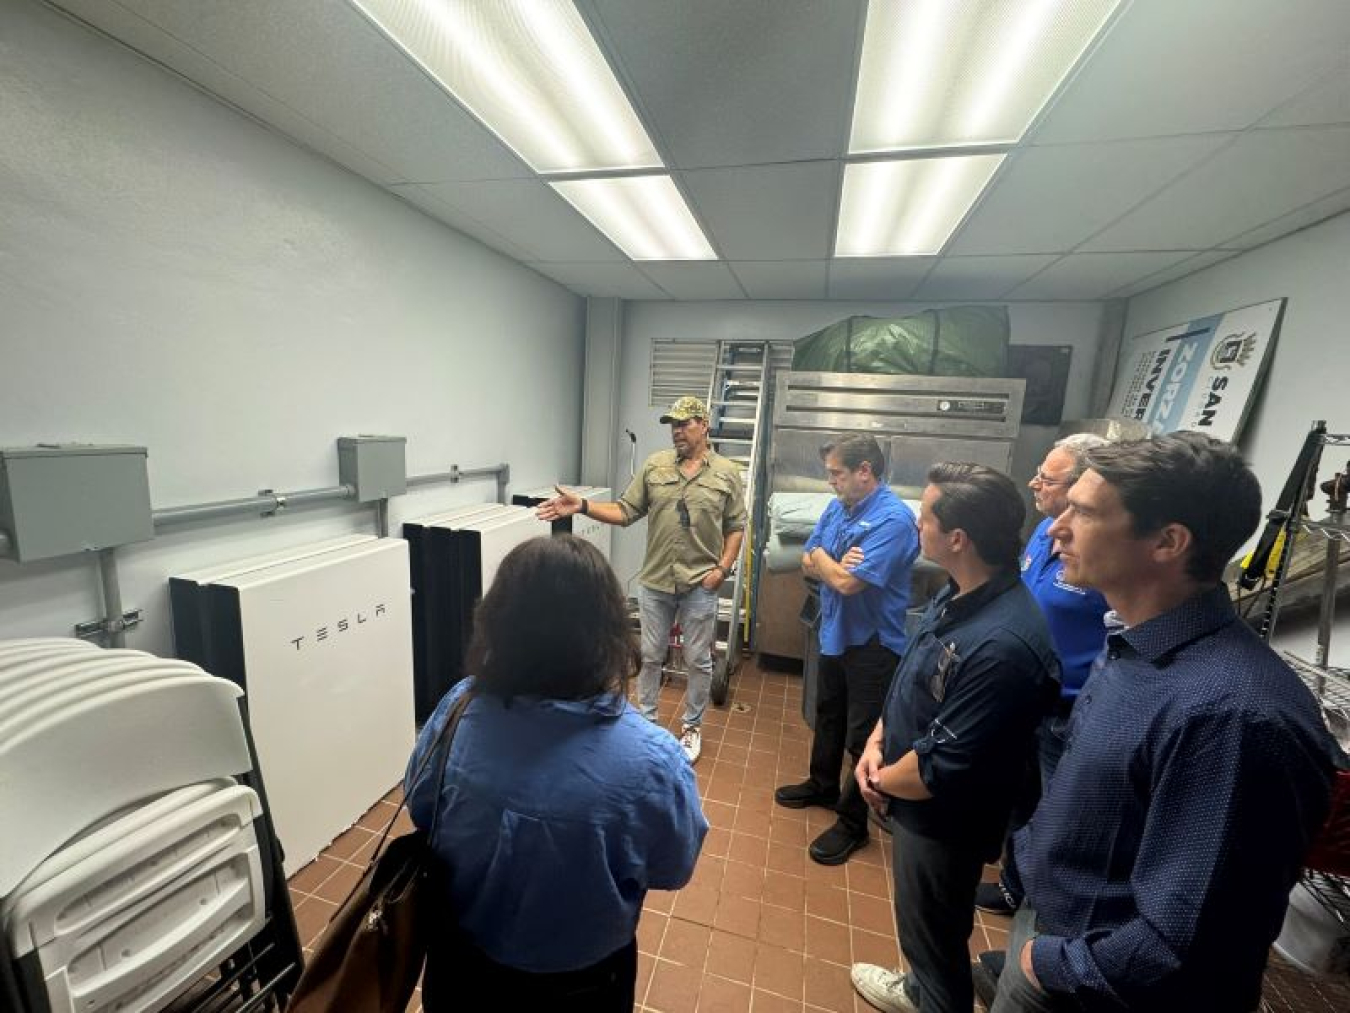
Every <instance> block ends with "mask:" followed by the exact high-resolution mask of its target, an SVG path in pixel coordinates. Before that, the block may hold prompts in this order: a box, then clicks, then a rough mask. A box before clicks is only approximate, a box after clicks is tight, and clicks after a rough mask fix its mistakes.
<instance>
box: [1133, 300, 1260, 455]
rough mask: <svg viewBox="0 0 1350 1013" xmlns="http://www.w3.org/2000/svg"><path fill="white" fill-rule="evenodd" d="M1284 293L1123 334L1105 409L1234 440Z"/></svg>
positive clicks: (1165, 428) (1157, 425)
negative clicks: (1171, 324) (1154, 328)
mask: <svg viewBox="0 0 1350 1013" xmlns="http://www.w3.org/2000/svg"><path fill="white" fill-rule="evenodd" d="M1284 303H1285V300H1284V299H1272V300H1271V301H1270V302H1263V303H1258V304H1256V305H1255V306H1244V307H1243V308H1241V309H1235V310H1229V311H1228V312H1227V313H1218V314H1215V315H1214V316H1209V317H1202V318H1200V319H1199V320H1192V321H1190V322H1189V323H1185V324H1178V325H1177V326H1175V327H1168V328H1165V329H1163V330H1161V331H1153V332H1152V333H1150V334H1140V335H1137V336H1135V337H1133V338H1127V339H1126V340H1125V342H1124V344H1123V345H1122V346H1121V350H1120V359H1119V360H1118V362H1117V363H1116V383H1115V387H1114V389H1113V390H1112V391H1111V404H1110V407H1109V408H1108V409H1107V414H1108V415H1110V416H1112V417H1115V418H1125V419H1136V420H1138V421H1140V422H1144V423H1146V424H1147V425H1149V426H1150V427H1151V428H1152V429H1153V430H1154V432H1160V433H1174V432H1177V431H1178V430H1181V429H1192V430H1195V431H1196V432H1200V433H1208V434H1209V435H1211V436H1215V437H1217V438H1219V439H1221V440H1229V441H1234V440H1236V439H1237V438H1238V435H1239V434H1240V433H1241V432H1242V425H1243V423H1244V422H1245V421H1246V420H1247V413H1248V411H1249V410H1250V408H1251V403H1252V399H1253V397H1254V395H1255V394H1256V391H1257V390H1258V389H1259V388H1260V386H1261V381H1262V379H1263V378H1264V377H1265V373H1266V368H1267V366H1268V365H1269V363H1270V353H1271V349H1272V348H1274V346H1275V339H1276V337H1277V336H1278V334H1279V331H1280V321H1281V319H1282V318H1283V316H1284Z"/></svg>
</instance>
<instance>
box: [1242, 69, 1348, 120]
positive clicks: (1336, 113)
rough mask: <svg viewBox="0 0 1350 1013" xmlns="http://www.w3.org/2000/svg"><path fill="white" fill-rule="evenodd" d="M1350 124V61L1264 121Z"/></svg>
mask: <svg viewBox="0 0 1350 1013" xmlns="http://www.w3.org/2000/svg"><path fill="white" fill-rule="evenodd" d="M1314 123H1350V61H1347V62H1346V63H1344V64H1342V65H1341V66H1339V67H1337V68H1336V69H1335V70H1333V71H1332V72H1331V73H1330V74H1328V75H1327V76H1326V77H1324V78H1322V80H1320V81H1318V82H1317V83H1316V84H1315V85H1313V86H1312V87H1311V88H1309V89H1308V90H1307V91H1305V92H1303V94H1301V95H1298V96H1296V97H1295V98H1292V99H1290V100H1289V101H1288V102H1286V103H1285V104H1284V105H1282V106H1280V107H1279V108H1278V109H1276V110H1275V111H1274V112H1273V113H1271V114H1270V115H1269V116H1267V117H1266V118H1265V119H1263V120H1262V121H1261V126H1263V127H1296V126H1304V125H1307V124H1314Z"/></svg>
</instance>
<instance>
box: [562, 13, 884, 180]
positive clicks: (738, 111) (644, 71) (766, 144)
mask: <svg viewBox="0 0 1350 1013" xmlns="http://www.w3.org/2000/svg"><path fill="white" fill-rule="evenodd" d="M578 6H579V7H580V9H581V10H582V12H583V14H584V15H588V16H589V19H590V20H591V21H592V23H593V25H594V26H595V28H596V29H598V30H597V32H596V34H597V36H598V38H599V39H600V44H601V47H602V48H603V49H605V50H606V51H607V52H608V53H609V55H610V57H611V59H612V60H613V61H614V63H615V64H616V66H617V69H618V71H619V75H620V79H621V80H624V79H626V83H627V84H628V85H629V86H630V87H631V89H632V92H633V98H634V99H635V102H636V105H637V106H638V111H639V113H640V114H641V115H643V118H644V120H645V122H646V123H647V125H648V127H649V128H650V129H651V130H652V132H653V134H654V137H655V140H656V143H657V145H658V147H663V153H664V154H665V156H666V157H667V160H668V162H669V164H670V165H672V166H673V167H675V168H684V169H688V168H695V167H701V166H718V165H741V164H752V163H763V162H786V161H800V160H803V159H817V158H833V157H835V156H837V155H838V154H839V153H840V152H842V151H843V150H844V147H845V144H846V140H847V137H848V127H849V117H850V116H851V114H852V94H853V74H852V72H851V70H850V68H851V67H852V66H853V64H854V58H855V50H856V47H857V44H858V38H859V34H860V32H861V24H862V12H863V6H864V2H863V0H831V2H830V3H801V2H796V3H783V2H782V0H735V2H732V3H728V2H727V0H680V2H678V3H634V2H633V0H582V3H580V4H579V5H578Z"/></svg>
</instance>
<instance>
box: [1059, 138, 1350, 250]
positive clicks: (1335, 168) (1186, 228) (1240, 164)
mask: <svg viewBox="0 0 1350 1013" xmlns="http://www.w3.org/2000/svg"><path fill="white" fill-rule="evenodd" d="M1347 165H1350V127H1299V128H1293V129H1281V130H1257V131H1253V132H1251V133H1248V134H1244V135H1243V136H1242V137H1241V138H1240V139H1239V140H1238V141H1237V142H1235V143H1234V144H1233V145H1231V146H1230V147H1228V148H1226V149H1224V151H1222V152H1221V153H1220V154H1219V155H1217V156H1216V157H1214V158H1212V159H1211V160H1210V161H1208V162H1206V163H1205V164H1204V165H1202V166H1200V167H1199V168H1198V169H1196V170H1195V171H1194V172H1192V173H1190V174H1189V175H1187V176H1185V177H1183V178H1182V179H1179V180H1178V181H1177V182H1176V183H1174V184H1173V185H1172V186H1170V187H1168V188H1167V189H1166V190H1164V191H1162V192H1161V193H1160V194H1158V195H1157V196H1156V197H1154V198H1153V199H1151V200H1149V201H1148V202H1146V203H1144V204H1142V205H1141V206H1139V207H1138V208H1136V209H1135V210H1134V211H1132V212H1130V213H1129V214H1128V215H1126V216H1125V217H1124V218H1122V219H1120V221H1118V222H1116V223H1115V224H1113V225H1111V226H1109V227H1108V228H1107V229H1105V230H1104V231H1102V232H1101V233H1099V234H1098V235H1096V236H1094V237H1092V238H1091V239H1089V240H1088V241H1087V242H1086V243H1084V244H1083V246H1082V249H1083V250H1084V251H1092V252H1102V251H1107V250H1182V249H1190V250H1204V249H1210V248H1212V247H1215V246H1218V245H1219V244H1220V243H1222V242H1223V241H1224V240H1225V239H1228V238H1230V237H1232V236H1235V235H1239V234H1241V233H1243V232H1246V231H1248V230H1250V229H1254V228H1256V227H1257V226H1258V225H1263V224H1265V223H1266V222H1269V221H1271V220H1273V219H1275V218H1278V217H1280V216H1281V215H1285V214H1288V213H1289V212H1291V211H1295V210H1297V209H1298V208H1300V207H1302V206H1303V205H1305V204H1308V203H1311V202H1312V201H1315V200H1319V199H1321V198H1322V197H1326V196H1329V195H1330V194H1332V193H1335V192H1336V191H1338V190H1340V189H1343V188H1344V187H1345V183H1346V172H1347V169H1346V167H1347Z"/></svg>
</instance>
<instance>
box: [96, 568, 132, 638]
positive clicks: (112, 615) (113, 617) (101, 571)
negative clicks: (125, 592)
mask: <svg viewBox="0 0 1350 1013" xmlns="http://www.w3.org/2000/svg"><path fill="white" fill-rule="evenodd" d="M98 579H99V583H101V584H102V585H103V622H104V637H105V639H106V640H107V644H108V646H109V647H126V646H127V634H126V624H125V623H124V622H123V620H122V585H121V584H120V583H119V581H118V579H117V550H116V549H99V550H98Z"/></svg>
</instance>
